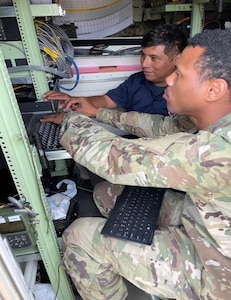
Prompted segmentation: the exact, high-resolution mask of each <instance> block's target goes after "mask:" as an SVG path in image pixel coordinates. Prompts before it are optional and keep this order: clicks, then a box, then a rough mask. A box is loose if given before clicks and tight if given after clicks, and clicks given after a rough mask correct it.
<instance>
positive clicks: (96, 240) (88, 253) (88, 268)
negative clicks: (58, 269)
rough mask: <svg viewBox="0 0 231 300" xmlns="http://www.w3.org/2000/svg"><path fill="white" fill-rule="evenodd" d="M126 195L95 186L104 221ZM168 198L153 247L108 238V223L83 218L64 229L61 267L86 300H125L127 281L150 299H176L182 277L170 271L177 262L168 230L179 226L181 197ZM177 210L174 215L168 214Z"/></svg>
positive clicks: (114, 188)
mask: <svg viewBox="0 0 231 300" xmlns="http://www.w3.org/2000/svg"><path fill="white" fill-rule="evenodd" d="M122 190H123V186H119V185H111V184H110V183H108V182H102V183H100V184H98V185H97V186H96V188H95V190H94V199H95V202H96V204H97V206H98V208H99V210H100V211H101V213H102V214H103V215H104V216H106V217H107V216H108V215H109V213H110V210H111V209H112V207H113V206H114V203H115V201H116V198H117V196H118V195H119V194H120V193H121V192H122ZM168 196H172V198H171V197H168ZM164 198H165V199H164V201H163V205H162V208H161V209H162V214H161V217H160V219H161V227H163V228H162V230H156V231H155V235H154V238H153V243H152V245H150V246H147V245H142V244H139V243H133V242H127V241H124V240H119V239H113V238H109V237H107V238H105V237H104V236H103V235H101V233H100V232H101V230H102V227H103V225H104V223H105V219H104V218H98V217H92V218H79V219H77V220H76V221H75V222H73V223H72V224H71V225H70V226H69V227H68V228H67V229H66V230H65V232H64V234H63V252H64V256H63V265H64V268H65V270H66V272H67V273H68V274H69V275H70V277H71V278H72V281H73V283H74V284H75V286H76V288H77V290H78V292H79V294H80V295H81V297H82V298H83V299H84V300H85V299H86V300H94V299H95V300H101V299H102V300H106V299H112V300H122V299H126V297H127V287H126V284H125V283H124V281H123V278H126V279H127V280H128V281H130V282H131V283H133V284H134V285H135V286H137V287H138V288H140V289H142V290H144V291H145V292H147V293H149V294H154V295H156V296H158V297H160V298H168V299H172V298H173V299H174V298H175V296H176V286H177V282H178V277H177V276H178V275H176V274H172V271H171V268H170V264H171V262H172V260H173V257H172V253H171V251H170V249H169V247H168V246H167V245H168V241H169V239H171V229H170V230H169V229H167V227H168V226H169V224H171V225H178V223H180V221H179V220H180V210H181V206H182V202H183V201H180V200H182V199H183V194H182V193H176V194H175V192H174V193H173V192H172V191H171V190H169V191H167V192H166V195H165V197H164ZM169 198H171V200H169ZM167 199H168V201H167ZM178 200H179V203H180V204H179V203H178ZM167 204H169V205H170V206H168V205H167ZM173 207H176V208H177V209H176V212H175V213H170V212H171V208H173ZM168 213H170V215H168ZM161 227H160V228H161ZM164 227H166V228H164Z"/></svg>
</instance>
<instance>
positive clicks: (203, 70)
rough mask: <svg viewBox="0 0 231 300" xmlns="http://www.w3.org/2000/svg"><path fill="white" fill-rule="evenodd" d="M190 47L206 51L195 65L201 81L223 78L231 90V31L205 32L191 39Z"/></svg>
mask: <svg viewBox="0 0 231 300" xmlns="http://www.w3.org/2000/svg"><path fill="white" fill-rule="evenodd" d="M188 45H189V46H191V47H196V46H199V47H202V48H204V49H205V51H204V53H203V54H202V55H201V56H200V57H199V59H198V60H197V62H196V64H195V67H196V68H197V69H198V70H199V74H200V78H201V80H202V81H203V80H210V79H217V78H222V79H224V80H225V81H226V82H227V83H228V86H229V88H231V55H230V49H231V29H214V30H204V31H203V32H201V33H198V34H196V35H195V36H194V37H192V38H190V39H189V41H188Z"/></svg>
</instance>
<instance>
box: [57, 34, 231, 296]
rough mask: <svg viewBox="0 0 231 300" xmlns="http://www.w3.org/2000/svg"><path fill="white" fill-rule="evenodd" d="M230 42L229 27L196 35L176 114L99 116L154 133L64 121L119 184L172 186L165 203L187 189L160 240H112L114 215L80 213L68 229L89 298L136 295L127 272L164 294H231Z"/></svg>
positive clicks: (182, 64)
mask: <svg viewBox="0 0 231 300" xmlns="http://www.w3.org/2000/svg"><path fill="white" fill-rule="evenodd" d="M230 45H231V31H230V30H229V29H226V30H211V31H204V32H203V33H201V34H199V35H196V36H195V37H193V38H192V39H190V41H189V46H188V47H187V48H186V49H185V50H184V51H183V53H182V55H181V58H180V59H179V61H178V62H177V64H176V70H175V72H174V73H173V74H171V75H170V76H169V77H168V78H167V79H166V81H167V84H168V88H167V90H166V93H165V98H166V101H167V105H168V109H169V111H171V112H173V113H175V114H177V116H175V117H172V118H170V117H166V118H163V117H161V116H159V115H152V116H151V115H147V114H139V113H137V112H128V113H124V112H118V111H115V110H104V109H99V110H98V111H97V119H98V120H101V121H103V122H107V123H111V124H114V125H116V126H118V127H120V128H125V129H126V130H127V131H128V132H130V133H132V134H136V135H138V136H143V137H144V136H145V138H140V139H135V140H127V139H124V138H122V137H117V136H115V135H114V134H113V133H110V132H108V131H106V130H105V129H103V128H102V127H100V126H98V125H95V124H94V121H93V120H92V119H90V118H88V117H86V116H83V115H80V114H76V113H70V114H68V115H67V116H66V117H65V118H64V120H63V123H62V131H61V144H62V145H63V146H64V147H65V148H66V149H67V151H68V152H69V153H70V154H71V155H72V157H73V159H74V160H75V161H76V162H78V163H80V164H82V165H83V166H85V167H87V168H88V169H89V170H91V171H92V172H94V173H96V174H98V175H99V176H101V177H103V178H105V179H106V180H108V181H110V182H111V183H113V184H118V185H119V184H124V183H125V182H126V184H127V185H138V186H154V187H162V188H166V189H168V191H167V192H166V194H165V199H164V203H163V205H167V204H168V203H170V205H171V203H174V201H177V197H178V196H177V197H176V198H175V200H174V190H177V192H176V193H179V194H181V195H182V193H185V194H184V200H183V209H182V213H181V223H182V226H173V225H171V226H167V227H166V226H164V227H163V228H160V229H159V230H156V231H155V235H154V238H153V242H152V245H150V246H147V245H141V244H139V243H134V242H127V241H124V240H119V239H113V238H106V237H104V236H103V235H101V234H100V232H101V229H102V227H103V225H104V223H105V219H104V218H96V217H94V218H80V219H77V220H76V221H75V222H73V223H72V224H71V225H70V226H69V227H68V228H67V229H66V231H65V232H64V235H63V251H64V256H63V264H64V266H65V269H66V271H67V273H68V274H69V275H70V276H71V278H72V280H73V282H74V284H75V286H76V287H77V289H78V291H79V293H80V295H81V296H82V298H83V299H91V300H94V299H95V300H100V299H115V300H120V299H126V296H127V289H126V285H125V284H124V282H123V277H124V278H126V279H127V280H129V281H130V282H132V283H133V284H134V285H136V286H137V287H139V288H141V289H143V290H144V291H146V292H148V293H150V294H155V295H157V296H159V297H165V298H176V299H181V300H186V299H192V300H195V299H207V300H211V299H220V300H221V299H222V300H224V299H229V298H230V296H231V251H230V249H231V231H230V228H231V203H230V202H231V179H230V174H231V156H230V153H231V56H230ZM180 114H181V115H185V116H188V117H189V119H190V120H191V121H192V122H193V124H194V125H195V126H196V128H197V132H196V133H194V130H193V128H192V124H191V125H190V122H188V121H187V118H184V117H180V116H178V115H180ZM169 125H170V126H169ZM171 128H172V131H171ZM187 128H188V130H187ZM182 129H184V130H183V131H182ZM152 131H153V132H154V134H155V135H156V137H155V138H153V137H152V138H149V137H150V136H153V135H154V134H153V132H152ZM187 131H188V132H187ZM151 132H152V133H151ZM179 198H182V197H179ZM172 199H173V201H172Z"/></svg>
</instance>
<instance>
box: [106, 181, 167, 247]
mask: <svg viewBox="0 0 231 300" xmlns="http://www.w3.org/2000/svg"><path fill="white" fill-rule="evenodd" d="M164 192H165V189H161V188H150V187H134V186H126V187H125V189H124V190H123V192H122V194H121V195H120V196H119V197H118V198H117V200H116V204H115V206H114V208H113V209H112V211H111V214H110V216H109V218H108V219H107V221H106V223H105V225H104V227H103V229H102V231H101V233H102V234H104V235H105V236H110V237H114V238H120V239H125V240H130V241H132V242H138V243H141V244H146V245H150V244H151V243H152V239H153V235H154V231H155V229H156V225H157V221H158V218H159V211H160V207H161V203H162V199H163V196H164Z"/></svg>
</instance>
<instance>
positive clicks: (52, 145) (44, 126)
mask: <svg viewBox="0 0 231 300" xmlns="http://www.w3.org/2000/svg"><path fill="white" fill-rule="evenodd" d="M37 134H38V135H39V137H40V141H41V144H42V147H43V150H44V151H55V150H60V149H63V148H62V146H61V145H60V143H59V134H60V126H59V125H57V124H54V123H52V122H44V123H43V122H40V124H39V126H38V132H37Z"/></svg>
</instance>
